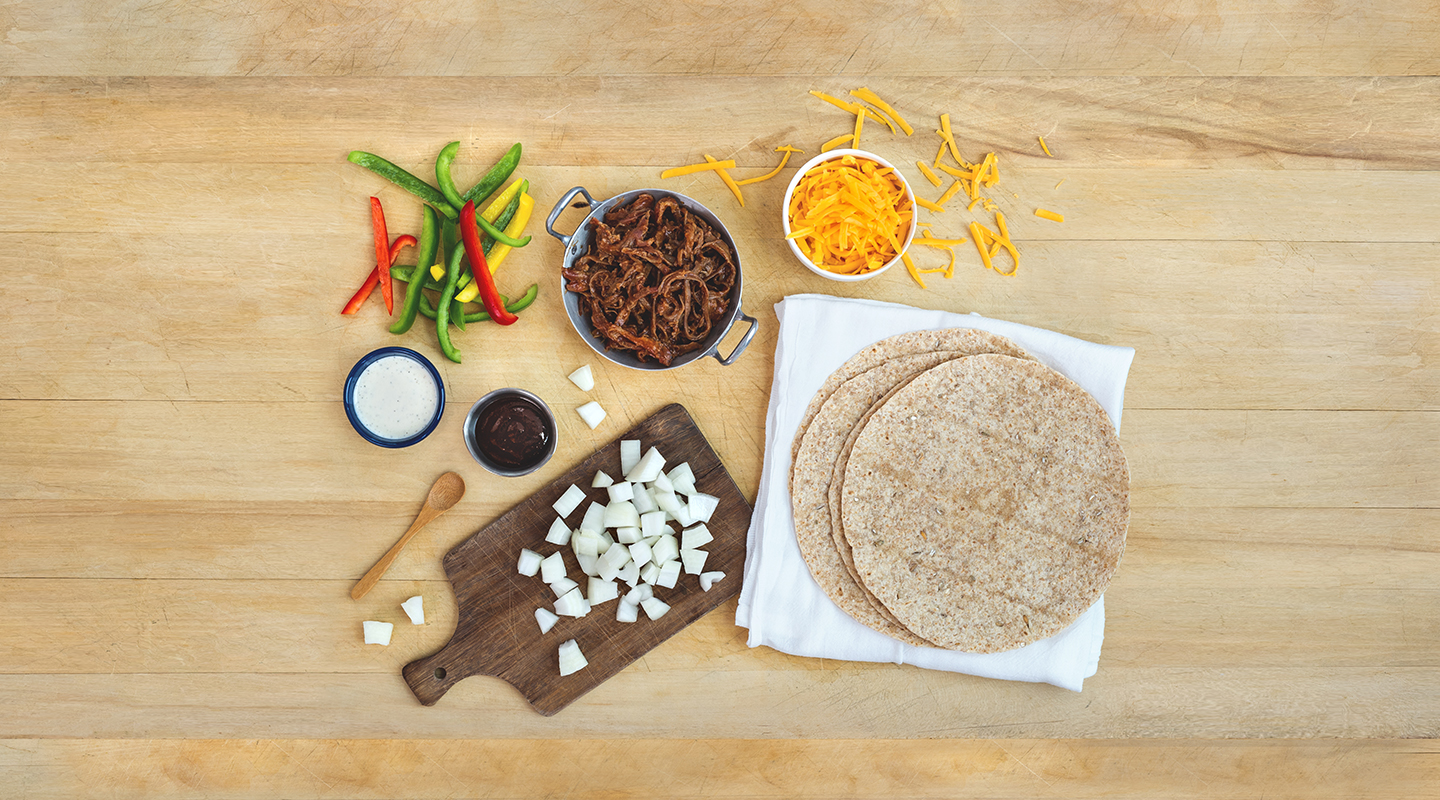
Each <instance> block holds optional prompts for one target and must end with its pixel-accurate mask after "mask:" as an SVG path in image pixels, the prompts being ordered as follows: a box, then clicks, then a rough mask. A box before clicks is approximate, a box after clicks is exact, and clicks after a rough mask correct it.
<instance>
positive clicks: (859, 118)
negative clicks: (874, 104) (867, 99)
mask: <svg viewBox="0 0 1440 800" xmlns="http://www.w3.org/2000/svg"><path fill="white" fill-rule="evenodd" d="M864 127H865V111H864V110H863V109H861V108H859V107H858V106H857V107H856V110H855V138H854V139H851V141H852V142H854V143H855V144H854V145H852V146H853V147H857V148H858V147H859V146H860V130H861V129H862V128H864Z"/></svg>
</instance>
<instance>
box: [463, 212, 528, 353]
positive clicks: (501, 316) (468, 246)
mask: <svg viewBox="0 0 1440 800" xmlns="http://www.w3.org/2000/svg"><path fill="white" fill-rule="evenodd" d="M460 241H461V243H463V244H464V245H465V257H466V258H468V259H469V260H470V273H471V274H472V275H474V276H475V283H476V284H478V285H479V286H480V302H482V303H484V304H485V310H486V311H488V312H489V313H490V319H493V320H495V321H496V322H498V323H500V324H501V325H513V324H515V320H517V319H520V318H519V317H517V316H515V315H514V314H512V313H510V310H509V309H507V308H505V301H503V300H501V299H500V290H498V289H496V288H495V278H494V276H492V275H491V274H490V267H489V266H488V265H487V264H486V263H485V249H484V248H483V247H481V246H480V231H479V228H478V226H477V225H476V224H475V201H474V200H470V201H467V202H466V203H465V208H463V209H461V211H460Z"/></svg>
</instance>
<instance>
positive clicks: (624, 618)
mask: <svg viewBox="0 0 1440 800" xmlns="http://www.w3.org/2000/svg"><path fill="white" fill-rule="evenodd" d="M639 618H640V604H639V603H627V602H625V601H624V600H621V601H620V603H619V605H617V606H616V607H615V621H616V622H634V621H635V620H637V619H639Z"/></svg>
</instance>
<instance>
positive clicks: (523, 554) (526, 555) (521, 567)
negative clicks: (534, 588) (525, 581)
mask: <svg viewBox="0 0 1440 800" xmlns="http://www.w3.org/2000/svg"><path fill="white" fill-rule="evenodd" d="M544 560H545V559H544V558H543V557H541V555H540V554H539V553H537V552H535V551H534V550H526V549H521V551H520V563H518V564H516V565H515V569H516V571H518V572H519V573H520V574H521V575H524V576H525V577H527V578H530V577H533V576H535V575H538V574H540V564H541V563H542V562H543V561H544Z"/></svg>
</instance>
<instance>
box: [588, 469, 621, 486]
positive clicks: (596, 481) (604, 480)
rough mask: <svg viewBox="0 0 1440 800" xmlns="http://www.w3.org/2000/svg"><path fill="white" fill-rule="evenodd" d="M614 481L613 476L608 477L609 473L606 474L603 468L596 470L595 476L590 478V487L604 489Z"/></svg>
mask: <svg viewBox="0 0 1440 800" xmlns="http://www.w3.org/2000/svg"><path fill="white" fill-rule="evenodd" d="M614 482H615V479H614V478H612V477H610V476H609V475H606V474H605V472H604V470H600V471H598V472H596V473H595V477H594V478H592V479H591V480H590V488H592V489H604V488H605V487H607V486H609V485H610V484H612V483H614Z"/></svg>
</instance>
